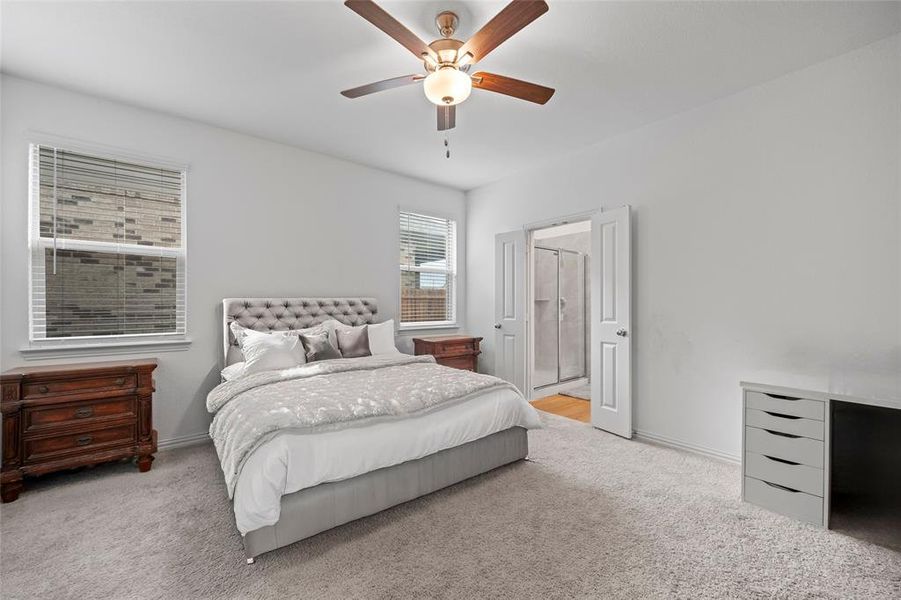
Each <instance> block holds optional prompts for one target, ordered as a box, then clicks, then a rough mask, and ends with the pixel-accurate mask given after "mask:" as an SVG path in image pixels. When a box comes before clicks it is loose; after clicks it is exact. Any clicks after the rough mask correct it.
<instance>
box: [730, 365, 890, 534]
mask: <svg viewBox="0 0 901 600" xmlns="http://www.w3.org/2000/svg"><path fill="white" fill-rule="evenodd" d="M799 383H801V384H802V385H797V384H799ZM805 383H806V384H810V383H816V382H814V381H812V378H786V377H782V378H775V379H774V380H773V381H772V382H771V383H754V382H742V383H741V387H742V390H743V401H742V402H743V406H742V418H743V422H742V499H743V500H745V501H747V502H751V503H753V504H757V505H759V506H763V507H764V508H768V509H770V510H773V511H775V512H778V513H780V514H784V515H787V516H789V517H792V518H795V519H798V520H801V521H806V522H808V523H813V524H816V525H820V526H822V527H826V528H830V529H836V530H838V531H841V532H843V533H848V534H850V535H854V536H857V537H863V538H865V539H867V540H870V541H873V542H876V543H879V544H883V545H886V546H889V547H892V548H896V549H899V550H901V382H898V379H897V378H895V377H893V376H889V377H885V378H882V379H874V380H872V381H868V382H866V384H865V385H861V384H860V382H857V384H856V385H852V383H851V382H848V381H843V382H842V384H841V385H836V384H835V383H834V382H831V383H829V384H828V385H827V384H823V383H821V387H814V386H811V387H807V386H805V385H803V384H805Z"/></svg>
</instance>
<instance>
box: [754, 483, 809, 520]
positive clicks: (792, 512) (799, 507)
mask: <svg viewBox="0 0 901 600" xmlns="http://www.w3.org/2000/svg"><path fill="white" fill-rule="evenodd" d="M745 500H746V501H748V502H751V503H753V504H756V505H758V506H762V507H763V508H768V509H770V510H772V511H773V512H777V513H779V514H782V515H785V516H787V517H791V518H793V519H798V520H799V521H806V522H807V523H813V524H815V525H822V524H823V499H822V498H818V497H816V496H812V495H810V494H805V493H804V492H794V491H790V490H786V489H783V488H781V487H777V486H774V485H772V484H769V483H767V482H765V481H760V480H758V479H754V478H753V477H745Z"/></svg>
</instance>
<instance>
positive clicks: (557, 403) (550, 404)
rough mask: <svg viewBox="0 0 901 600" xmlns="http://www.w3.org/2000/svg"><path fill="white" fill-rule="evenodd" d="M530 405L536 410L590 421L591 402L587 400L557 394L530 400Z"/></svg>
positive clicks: (585, 421) (586, 421)
mask: <svg viewBox="0 0 901 600" xmlns="http://www.w3.org/2000/svg"><path fill="white" fill-rule="evenodd" d="M532 406H534V407H535V408H537V409H538V410H543V411H545V412H549V413H553V414H555V415H560V416H561V417H567V418H569V419H575V420H576V421H582V422H583V423H588V422H590V421H591V403H590V402H589V401H588V400H581V399H579V398H572V397H570V396H562V395H560V394H557V395H555V396H546V397H544V398H539V399H538V400H532Z"/></svg>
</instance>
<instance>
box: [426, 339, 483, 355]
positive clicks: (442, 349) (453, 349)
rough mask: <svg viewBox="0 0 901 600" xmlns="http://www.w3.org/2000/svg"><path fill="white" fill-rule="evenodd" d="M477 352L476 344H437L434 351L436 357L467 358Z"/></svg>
mask: <svg viewBox="0 0 901 600" xmlns="http://www.w3.org/2000/svg"><path fill="white" fill-rule="evenodd" d="M475 351H476V345H475V343H474V342H458V343H448V344H437V345H436V346H435V349H434V351H433V353H434V355H435V356H441V357H444V356H467V355H471V354H472V353H473V352H475Z"/></svg>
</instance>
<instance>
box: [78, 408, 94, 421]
mask: <svg viewBox="0 0 901 600" xmlns="http://www.w3.org/2000/svg"><path fill="white" fill-rule="evenodd" d="M93 414H94V407H93V406H82V407H81V408H78V409H76V410H75V418H76V419H84V418H85V417H90V416H92V415H93Z"/></svg>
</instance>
